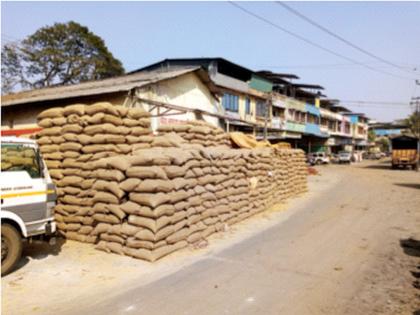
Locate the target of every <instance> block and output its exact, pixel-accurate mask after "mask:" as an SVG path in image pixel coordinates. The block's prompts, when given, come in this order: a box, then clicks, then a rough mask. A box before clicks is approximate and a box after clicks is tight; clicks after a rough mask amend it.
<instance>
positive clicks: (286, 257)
mask: <svg viewBox="0 0 420 315" xmlns="http://www.w3.org/2000/svg"><path fill="white" fill-rule="evenodd" d="M320 170H321V172H322V173H323V176H322V177H319V178H316V177H314V178H312V179H311V181H312V182H313V183H312V185H311V187H312V191H315V192H316V191H317V187H318V185H319V187H323V183H322V181H323V180H325V178H328V176H331V177H335V178H336V179H337V180H336V183H335V184H334V185H333V186H332V187H330V188H328V189H327V190H325V189H324V190H322V189H321V191H319V193H317V194H316V195H317V196H315V197H311V199H310V203H309V204H308V203H302V204H301V205H300V206H299V207H300V209H296V213H295V214H294V215H293V216H292V217H290V218H289V219H288V220H287V221H286V222H283V223H279V224H278V225H275V226H273V227H271V228H270V229H268V230H266V231H264V232H261V233H259V234H257V235H255V236H254V237H252V238H250V239H247V240H245V241H243V242H241V243H239V244H236V245H234V246H232V247H230V248H227V249H225V250H224V251H222V252H219V253H217V254H209V255H207V256H205V257H204V258H203V259H200V260H199V261H197V262H195V263H194V264H192V265H190V266H185V267H184V268H183V269H182V270H180V271H178V272H176V273H173V274H170V275H168V276H166V277H164V278H161V279H160V280H158V281H155V282H152V283H150V284H147V285H144V286H142V283H141V278H139V279H138V286H137V287H136V288H133V289H130V290H129V291H128V292H114V293H112V294H111V296H108V297H107V298H106V300H105V301H103V300H101V299H97V300H95V301H94V300H91V301H89V303H82V304H76V303H75V304H74V305H73V307H72V309H71V310H68V311H69V312H68V313H69V314H101V315H102V314H148V315H151V314H288V315H289V314H343V313H346V312H348V310H349V309H351V311H350V313H351V314H363V313H364V312H365V311H363V308H362V307H360V308H359V307H358V306H357V305H354V301H355V296H357V294H358V292H359V290H361V289H363V288H364V286H365V285H366V284H365V280H366V275H367V274H369V273H370V270H371V268H373V266H375V264H376V260H377V259H378V257H380V256H381V255H382V254H384V253H386V251H387V250H388V248H389V247H395V246H398V242H399V238H402V237H406V236H408V235H409V234H410V233H412V232H413V231H415V230H416V229H418V230H420V218H419V211H418V207H419V204H420V194H419V191H420V190H419V188H420V175H419V173H415V172H412V171H403V170H401V171H391V170H390V169H389V166H388V165H387V164H384V163H381V162H374V163H373V162H367V163H366V162H365V163H363V164H362V165H358V166H350V167H348V166H338V165H336V166H334V165H332V166H327V167H320ZM313 195H314V193H313ZM133 278H135V275H134V274H133ZM372 290H375V287H374V286H372ZM365 302H366V303H367V304H369V301H365ZM352 304H353V305H352Z"/></svg>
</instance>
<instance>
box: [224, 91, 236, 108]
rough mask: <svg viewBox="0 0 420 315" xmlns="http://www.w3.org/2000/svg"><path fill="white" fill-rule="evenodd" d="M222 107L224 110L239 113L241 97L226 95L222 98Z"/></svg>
mask: <svg viewBox="0 0 420 315" xmlns="http://www.w3.org/2000/svg"><path fill="white" fill-rule="evenodd" d="M222 105H223V107H224V109H226V110H228V111H230V112H238V108H239V96H237V95H233V94H229V93H225V94H223V98H222Z"/></svg>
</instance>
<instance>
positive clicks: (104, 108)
mask: <svg viewBox="0 0 420 315" xmlns="http://www.w3.org/2000/svg"><path fill="white" fill-rule="evenodd" d="M85 112H86V114H88V115H90V116H92V115H94V114H96V113H105V114H110V115H114V116H119V112H118V110H117V109H116V108H115V107H114V105H112V104H111V103H108V102H98V103H95V104H93V105H90V106H86V108H85Z"/></svg>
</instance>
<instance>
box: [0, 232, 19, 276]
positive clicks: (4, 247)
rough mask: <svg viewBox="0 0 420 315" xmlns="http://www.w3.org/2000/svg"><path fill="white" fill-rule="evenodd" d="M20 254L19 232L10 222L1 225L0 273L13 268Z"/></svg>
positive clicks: (3, 273) (7, 271) (5, 272)
mask: <svg viewBox="0 0 420 315" xmlns="http://www.w3.org/2000/svg"><path fill="white" fill-rule="evenodd" d="M21 255H22V240H21V236H20V234H19V232H18V231H17V230H16V228H15V227H13V226H12V225H10V224H2V225H1V275H2V276H4V275H6V274H8V273H9V272H10V271H12V270H13V268H14V267H15V265H16V263H17V262H18V261H19V259H20V256H21Z"/></svg>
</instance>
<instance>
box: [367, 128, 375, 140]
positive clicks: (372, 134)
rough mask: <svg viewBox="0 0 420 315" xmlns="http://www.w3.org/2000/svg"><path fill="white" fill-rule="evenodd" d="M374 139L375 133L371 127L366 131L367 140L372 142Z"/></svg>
mask: <svg viewBox="0 0 420 315" xmlns="http://www.w3.org/2000/svg"><path fill="white" fill-rule="evenodd" d="M375 139H376V134H375V131H374V130H372V129H370V130H369V131H368V141H369V142H374V141H375Z"/></svg>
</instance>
